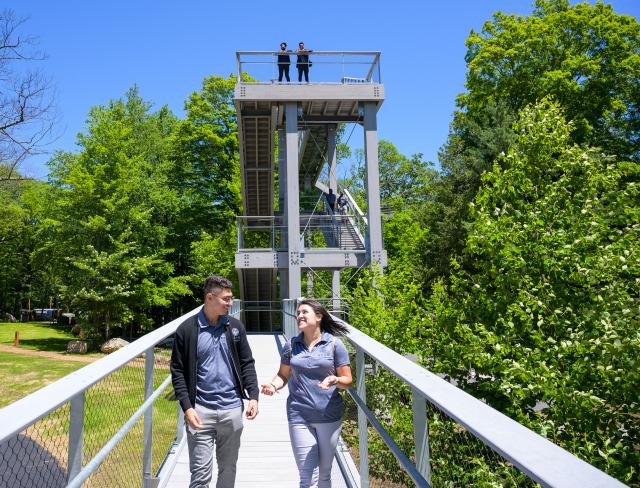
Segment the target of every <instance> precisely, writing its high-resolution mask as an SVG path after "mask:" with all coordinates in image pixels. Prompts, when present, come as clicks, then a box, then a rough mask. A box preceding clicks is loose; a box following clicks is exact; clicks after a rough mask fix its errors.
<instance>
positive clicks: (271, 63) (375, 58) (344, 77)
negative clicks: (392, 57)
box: [236, 51, 382, 84]
mask: <svg viewBox="0 0 640 488" xmlns="http://www.w3.org/2000/svg"><path fill="white" fill-rule="evenodd" d="M280 54H282V52H280V51H238V52H236V63H237V75H238V80H239V82H240V83H247V84H249V83H251V84H254V83H260V84H265V83H266V84H270V83H275V82H277V80H278V55H280ZM286 54H288V55H289V58H290V65H289V66H290V78H291V80H292V83H297V79H298V73H297V70H296V58H297V54H298V52H297V51H288V52H287V53H286ZM305 54H308V55H309V59H310V62H311V64H310V65H309V79H310V81H311V82H312V83H316V84H362V83H382V79H381V71H380V52H379V51H308V52H305ZM283 80H285V81H286V79H285V78H283Z"/></svg>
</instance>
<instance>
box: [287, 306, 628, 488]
mask: <svg viewBox="0 0 640 488" xmlns="http://www.w3.org/2000/svg"><path fill="white" fill-rule="evenodd" d="M296 302H297V300H295V299H292V300H284V301H283V306H282V309H283V330H284V331H285V333H286V331H289V332H290V333H291V332H293V333H295V330H294V329H293V327H294V324H295V320H294V319H295V316H294V315H292V314H293V313H294V312H293V311H294V310H295V304H296ZM334 319H335V320H337V321H339V322H341V323H344V324H345V325H346V326H347V328H348V329H349V333H348V335H347V337H346V339H347V340H348V341H349V343H350V344H351V345H352V346H353V347H354V348H355V350H356V371H357V372H358V377H357V387H356V389H355V390H354V389H353V388H351V389H350V390H349V394H350V395H351V396H353V397H354V399H356V398H358V399H359V400H360V401H361V402H362V403H363V404H364V405H366V386H365V381H364V377H365V375H364V374H362V373H363V372H364V371H365V367H364V356H365V354H366V355H367V356H369V357H370V358H372V359H373V360H374V361H376V362H377V364H379V365H381V366H383V367H384V368H386V369H387V370H388V371H390V372H391V373H393V374H394V375H395V376H396V377H397V378H399V379H400V380H401V381H402V382H404V383H406V384H407V385H408V386H410V387H411V389H412V392H413V421H414V442H415V449H416V451H415V452H416V456H415V457H416V464H415V467H416V468H417V469H418V471H419V472H420V475H421V476H422V477H423V478H424V480H426V482H428V483H430V479H431V474H430V472H431V468H430V454H429V437H428V425H427V416H426V404H427V402H428V403H431V404H432V405H434V406H435V407H437V408H438V409H439V410H441V411H443V412H444V413H445V414H446V415H448V416H449V417H450V418H452V419H453V420H455V421H456V422H457V423H459V424H460V425H461V426H463V427H464V428H465V429H466V430H467V431H468V432H469V433H471V434H472V435H473V436H474V437H475V438H476V439H478V440H479V441H480V442H481V443H482V444H484V445H485V446H487V447H489V448H490V449H491V450H492V451H494V452H496V453H497V454H499V455H500V456H502V457H503V458H504V459H506V460H507V461H509V462H510V463H512V464H513V465H514V466H515V467H516V468H517V469H518V470H520V471H521V472H522V473H524V474H525V475H527V476H528V477H529V478H531V479H532V480H534V481H535V482H537V483H540V484H541V485H542V486H552V487H575V488H601V487H623V486H625V485H624V484H623V483H621V482H620V481H618V480H616V479H615V478H613V477H611V476H609V475H608V474H606V473H604V472H603V471H600V470H599V469H597V468H595V467H594V466H591V465H590V464H588V463H586V462H585V461H583V460H581V459H579V458H578V457H576V456H574V455H573V454H571V453H570V452H568V451H566V450H564V449H562V448H561V447H559V446H557V445H556V444H554V443H552V442H551V441H549V440H547V439H545V438H544V437H542V436H540V435H539V434H537V433H535V432H533V431H532V430H529V429H528V428H526V427H525V426H523V425H521V424H519V423H518V422H516V421H515V420H513V419H511V418H509V417H507V416H506V415H504V414H502V413H500V412H499V411H497V410H495V409H494V408H492V407H490V406H489V405H487V404H486V403H483V402H482V401H480V400H478V399H477V398H475V397H473V396H471V395H469V394H468V393H466V392H464V391H463V390H461V389H460V388H458V387H456V386H455V385H453V384H451V383H449V382H447V381H445V380H444V379H442V378H440V377H439V376H437V375H435V374H433V373H431V372H430V371H428V370H426V369H425V368H423V367H422V366H420V365H418V364H416V363H414V362H412V361H410V360H409V359H407V358H405V357H404V356H402V355H400V354H398V353H397V352H395V351H393V350H391V349H389V348H388V347H386V346H385V345H383V344H381V343H379V342H378V341H376V340H375V339H372V338H371V337H369V336H368V335H366V334H364V333H363V332H360V331H359V330H357V329H356V328H354V327H353V326H351V325H349V324H348V323H346V322H344V321H343V320H341V319H340V318H338V317H335V316H334ZM356 403H357V404H358V431H359V441H360V463H361V464H360V476H361V483H362V486H368V479H369V475H368V447H367V446H368V442H367V416H366V414H365V412H364V411H363V409H362V408H361V405H360V404H359V402H358V401H357V400H356ZM383 440H384V436H383ZM385 442H386V440H385ZM387 445H389V444H387ZM390 447H391V446H390ZM416 482H417V481H416Z"/></svg>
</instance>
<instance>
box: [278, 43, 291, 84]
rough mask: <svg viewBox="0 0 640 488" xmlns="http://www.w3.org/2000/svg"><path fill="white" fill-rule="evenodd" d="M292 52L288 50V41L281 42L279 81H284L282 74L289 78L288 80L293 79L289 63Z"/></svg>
mask: <svg viewBox="0 0 640 488" xmlns="http://www.w3.org/2000/svg"><path fill="white" fill-rule="evenodd" d="M290 52H291V51H287V43H286V42H281V43H280V52H279V53H278V82H282V75H284V77H285V78H286V79H287V82H289V81H291V80H290V79H289V65H291V58H290V57H289V53H290Z"/></svg>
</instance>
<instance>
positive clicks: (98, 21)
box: [5, 0, 640, 178]
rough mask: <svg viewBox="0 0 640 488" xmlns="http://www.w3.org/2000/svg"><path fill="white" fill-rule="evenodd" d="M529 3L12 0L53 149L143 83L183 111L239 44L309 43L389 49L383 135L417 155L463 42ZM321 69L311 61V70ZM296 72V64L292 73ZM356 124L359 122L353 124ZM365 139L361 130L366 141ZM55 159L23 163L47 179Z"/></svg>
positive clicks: (432, 140) (451, 93)
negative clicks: (51, 107)
mask: <svg viewBox="0 0 640 488" xmlns="http://www.w3.org/2000/svg"><path fill="white" fill-rule="evenodd" d="M610 3H612V4H613V6H614V9H615V10H616V12H618V13H625V14H629V15H633V16H634V17H636V18H638V17H640V1H638V0H613V1H612V2H610ZM531 5H532V2H531V1H529V0H526V1H525V0H450V1H448V2H445V1H437V2H436V1H425V0H423V1H404V0H397V1H389V2H378V1H366V2H365V1H360V0H357V1H356V0H352V1H341V2H338V1H334V0H325V1H323V2H297V3H293V2H286V3H285V2H280V3H278V2H266V1H259V2H258V1H243V2H240V1H235V2H234V1H222V2H217V1H213V0H208V1H190V0H185V1H183V2H176V1H171V2H169V1H166V0H155V1H149V0H128V1H124V0H110V1H108V2H91V1H87V0H83V1H77V0H66V1H59V2H53V1H50V0H49V1H45V0H8V2H7V1H5V7H8V8H11V9H13V10H14V11H15V12H16V14H17V15H19V16H29V17H30V19H29V21H28V22H27V23H26V25H25V27H24V32H25V33H29V34H31V35H35V36H38V37H39V38H40V47H41V48H42V49H43V50H44V51H46V52H47V54H48V56H49V59H48V60H47V61H46V62H44V63H42V65H41V67H42V68H43V69H44V71H45V72H46V73H47V74H48V75H49V76H50V77H51V78H52V80H53V82H54V83H55V86H56V91H57V106H58V110H59V112H60V115H61V120H60V126H59V128H58V131H59V132H60V133H61V134H62V135H61V136H60V137H59V138H58V140H57V141H56V142H55V143H54V144H52V146H51V149H52V150H54V149H62V150H69V151H74V150H75V149H76V146H75V140H76V134H77V133H78V132H80V131H83V128H84V124H85V120H86V115H87V112H88V111H89V109H90V108H91V107H92V106H94V105H99V104H104V103H107V102H108V101H109V100H110V99H114V98H119V97H121V96H122V95H123V94H124V93H125V92H126V91H127V90H128V89H129V88H130V87H131V86H133V85H134V84H137V85H138V87H139V89H140V93H141V95H142V96H143V97H144V98H145V99H146V100H148V101H151V102H153V104H154V108H155V109H158V108H160V107H161V106H162V105H165V104H166V105H168V106H169V107H170V108H171V110H173V111H174V112H175V113H176V114H177V115H178V116H182V115H183V105H184V101H185V99H186V98H187V97H188V96H189V94H190V93H192V92H193V91H196V90H199V89H200V87H201V83H202V80H203V78H205V77H206V76H208V75H211V74H217V75H223V76H227V75H229V74H230V73H232V72H235V52H236V51H262V50H272V49H277V48H278V45H279V43H280V41H281V40H286V41H287V42H288V43H289V46H290V47H293V46H295V45H296V44H297V42H298V41H300V40H304V41H305V44H306V46H307V48H309V49H315V50H321V51H372V50H374V51H382V81H383V83H384V84H385V94H386V100H385V102H384V105H383V107H382V109H381V111H380V113H379V118H378V128H379V136H380V137H381V138H384V139H388V140H390V141H392V142H393V143H394V144H395V145H396V146H397V147H398V148H399V150H400V151H401V152H402V153H404V154H406V155H411V154H414V153H423V154H424V157H425V159H428V160H432V161H436V160H437V152H438V148H439V147H440V146H442V144H443V143H444V142H445V140H446V137H447V132H448V127H449V122H450V121H451V114H452V112H453V110H454V108H455V97H456V95H458V94H459V93H461V92H463V91H464V81H465V69H466V68H465V62H464V55H465V52H466V49H465V45H464V42H465V39H466V38H467V36H468V34H469V32H470V30H471V29H476V30H477V29H480V28H481V27H482V24H483V23H484V21H486V20H488V19H489V18H490V17H491V14H492V13H493V12H495V11H497V10H501V11H503V12H507V13H516V14H528V13H530V12H531V10H532V6H531ZM312 69H313V68H312ZM292 71H295V70H292ZM356 132H358V131H356ZM360 137H361V136H360V135H359V134H357V133H354V135H353V137H352V140H351V142H352V143H355V145H356V146H357V145H358V143H359V138H360ZM46 160H47V157H46V156H39V157H37V158H34V159H32V160H30V161H27V162H25V163H24V164H23V166H22V170H23V172H24V173H26V174H28V175H30V176H34V177H38V178H44V177H46V174H47V168H46V166H45V164H44V163H45V161H46ZM342 172H344V168H343V169H342Z"/></svg>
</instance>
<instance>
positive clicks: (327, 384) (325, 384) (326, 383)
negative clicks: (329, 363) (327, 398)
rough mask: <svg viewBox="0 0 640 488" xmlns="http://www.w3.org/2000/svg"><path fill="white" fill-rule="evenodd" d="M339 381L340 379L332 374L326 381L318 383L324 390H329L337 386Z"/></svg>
mask: <svg viewBox="0 0 640 488" xmlns="http://www.w3.org/2000/svg"><path fill="white" fill-rule="evenodd" d="M339 381H340V380H339V379H338V377H337V376H334V375H332V374H330V375H329V376H327V377H326V378H325V379H324V380H322V383H318V386H319V387H320V388H322V389H323V390H328V389H329V388H331V387H332V386H335V385H337V384H338V382H339Z"/></svg>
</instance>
